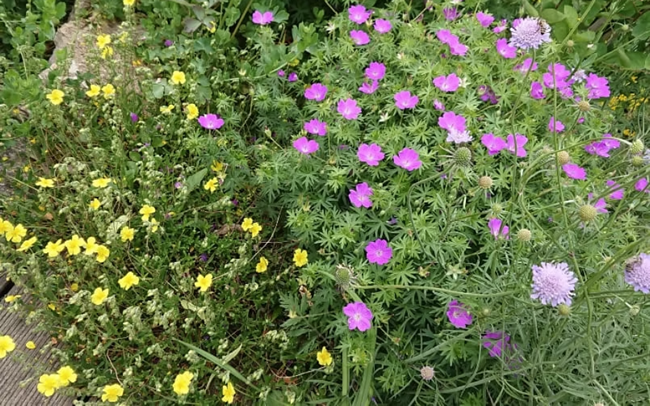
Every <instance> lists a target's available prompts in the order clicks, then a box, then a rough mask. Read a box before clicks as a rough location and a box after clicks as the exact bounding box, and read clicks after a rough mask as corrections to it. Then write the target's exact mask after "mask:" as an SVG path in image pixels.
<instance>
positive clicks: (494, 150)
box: [481, 133, 508, 155]
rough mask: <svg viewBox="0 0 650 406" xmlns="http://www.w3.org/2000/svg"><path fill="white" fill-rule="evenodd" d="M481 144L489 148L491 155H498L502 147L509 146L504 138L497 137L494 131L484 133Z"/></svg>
mask: <svg viewBox="0 0 650 406" xmlns="http://www.w3.org/2000/svg"><path fill="white" fill-rule="evenodd" d="M481 144H483V145H484V146H485V148H487V150H488V154H489V155H496V154H498V153H499V152H500V151H501V150H502V149H506V148H508V144H507V143H506V141H505V140H504V139H503V138H501V137H496V136H495V135H494V134H492V133H487V134H483V136H482V137H481Z"/></svg>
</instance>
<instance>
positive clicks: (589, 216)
mask: <svg viewBox="0 0 650 406" xmlns="http://www.w3.org/2000/svg"><path fill="white" fill-rule="evenodd" d="M578 214H579V216H580V220H582V221H584V222H587V221H592V220H593V219H595V218H596V215H597V214H598V211H597V210H596V208H595V207H594V206H592V205H590V204H585V205H583V206H582V207H580V211H579V212H578Z"/></svg>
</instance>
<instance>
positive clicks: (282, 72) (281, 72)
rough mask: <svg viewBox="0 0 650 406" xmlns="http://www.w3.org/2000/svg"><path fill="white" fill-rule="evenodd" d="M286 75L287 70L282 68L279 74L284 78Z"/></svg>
mask: <svg viewBox="0 0 650 406" xmlns="http://www.w3.org/2000/svg"><path fill="white" fill-rule="evenodd" d="M284 75H286V72H285V71H283V70H282V69H280V70H279V71H278V76H280V77H281V78H283V77H284Z"/></svg>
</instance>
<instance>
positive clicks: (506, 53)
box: [497, 38, 517, 59]
mask: <svg viewBox="0 0 650 406" xmlns="http://www.w3.org/2000/svg"><path fill="white" fill-rule="evenodd" d="M497 52H498V53H499V54H500V55H501V56H502V57H504V58H506V59H512V58H516V57H517V48H515V47H513V46H510V45H508V40H507V39H505V38H501V39H499V40H497Z"/></svg>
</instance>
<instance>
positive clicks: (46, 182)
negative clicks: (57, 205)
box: [36, 177, 54, 187]
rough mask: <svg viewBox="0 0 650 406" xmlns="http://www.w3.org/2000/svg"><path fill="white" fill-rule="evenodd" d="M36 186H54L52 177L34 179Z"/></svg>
mask: <svg viewBox="0 0 650 406" xmlns="http://www.w3.org/2000/svg"><path fill="white" fill-rule="evenodd" d="M36 186H38V187H54V179H48V178H40V177H39V178H38V180H37V181H36Z"/></svg>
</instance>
